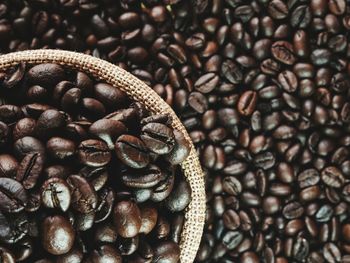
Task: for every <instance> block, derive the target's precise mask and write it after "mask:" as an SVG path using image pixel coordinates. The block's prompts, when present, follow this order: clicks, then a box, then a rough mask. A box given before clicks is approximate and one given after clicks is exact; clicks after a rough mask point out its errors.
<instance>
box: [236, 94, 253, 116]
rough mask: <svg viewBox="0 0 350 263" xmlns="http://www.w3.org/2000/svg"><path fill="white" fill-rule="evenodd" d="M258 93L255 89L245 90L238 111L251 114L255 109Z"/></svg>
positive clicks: (246, 114) (245, 114)
mask: <svg viewBox="0 0 350 263" xmlns="http://www.w3.org/2000/svg"><path fill="white" fill-rule="evenodd" d="M256 100H257V95H256V92H254V91H246V92H244V93H243V94H242V95H241V97H240V98H239V101H238V104H237V105H238V111H239V113H240V114H242V115H244V116H249V115H251V114H252V113H253V111H254V110H255V105H256Z"/></svg>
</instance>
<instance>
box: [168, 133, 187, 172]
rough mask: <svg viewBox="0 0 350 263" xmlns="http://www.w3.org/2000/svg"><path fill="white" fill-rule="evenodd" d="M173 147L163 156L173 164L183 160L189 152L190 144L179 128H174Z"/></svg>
mask: <svg viewBox="0 0 350 263" xmlns="http://www.w3.org/2000/svg"><path fill="white" fill-rule="evenodd" d="M173 133H174V140H175V142H174V147H173V149H172V150H171V152H170V153H168V154H167V155H165V158H166V159H167V160H168V161H169V162H170V163H171V164H173V165H176V164H180V163H182V162H183V161H185V159H186V157H187V156H188V155H189V153H190V145H189V143H188V141H187V140H186V138H185V136H184V134H183V133H182V132H181V131H179V130H174V131H173Z"/></svg>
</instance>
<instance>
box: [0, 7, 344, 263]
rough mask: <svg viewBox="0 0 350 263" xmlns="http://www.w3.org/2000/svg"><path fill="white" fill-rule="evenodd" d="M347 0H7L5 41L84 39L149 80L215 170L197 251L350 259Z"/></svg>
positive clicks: (85, 46) (208, 256)
mask: <svg viewBox="0 0 350 263" xmlns="http://www.w3.org/2000/svg"><path fill="white" fill-rule="evenodd" d="M349 30H350V5H349V3H348V1H346V0H57V1H54V0H27V1H26V2H24V1H21V0H5V1H3V2H2V4H1V5H0V39H1V41H0V49H1V51H2V52H3V53H5V52H10V51H16V50H23V49H32V48H42V47H44V48H47V47H50V48H61V49H71V50H77V51H80V52H84V53H87V54H91V55H93V56H96V57H100V58H103V59H106V60H109V61H111V62H113V63H115V64H117V65H119V66H121V67H123V68H125V69H127V70H128V71H129V72H131V73H132V74H134V75H135V76H137V77H139V78H140V79H142V80H143V81H145V82H146V83H147V84H149V85H150V86H151V87H152V88H153V89H154V90H155V91H156V92H157V93H158V94H159V95H160V96H161V97H162V98H164V100H165V101H166V102H167V103H168V104H169V105H171V106H172V107H173V108H174V110H175V111H176V113H177V114H178V116H180V117H181V120H182V122H183V123H184V125H185V126H186V128H187V129H188V131H189V133H190V136H191V138H192V140H193V141H194V143H195V144H196V147H197V149H198V153H199V155H200V157H201V162H202V165H203V168H204V170H205V173H206V177H207V178H206V184H207V219H206V226H205V231H204V235H203V239H202V244H201V246H200V249H199V252H198V255H197V259H196V261H197V262H205V263H209V262H223V263H231V262H232V263H236V262H244V263H247V262H253V263H255V262H261V261H262V262H267V263H272V262H277V263H285V262H310V263H314V262H317V263H322V262H330V263H333V262H350V215H349V206H350V197H349V196H350V185H349V183H350V182H349V178H350V153H349V151H350V150H349V145H350V126H349V123H350V95H349V92H350V91H349V87H350V65H349V60H350V44H349V34H348V31H349Z"/></svg>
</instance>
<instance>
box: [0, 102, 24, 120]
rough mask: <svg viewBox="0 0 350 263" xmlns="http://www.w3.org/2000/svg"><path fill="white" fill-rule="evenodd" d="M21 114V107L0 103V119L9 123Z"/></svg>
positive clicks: (17, 118)
mask: <svg viewBox="0 0 350 263" xmlns="http://www.w3.org/2000/svg"><path fill="white" fill-rule="evenodd" d="M22 116H23V113H22V111H21V109H20V108H19V107H18V106H16V105H9V104H7V105H0V121H1V122H4V123H6V124H11V123H14V122H16V121H17V120H19V119H20V118H21V117H22Z"/></svg>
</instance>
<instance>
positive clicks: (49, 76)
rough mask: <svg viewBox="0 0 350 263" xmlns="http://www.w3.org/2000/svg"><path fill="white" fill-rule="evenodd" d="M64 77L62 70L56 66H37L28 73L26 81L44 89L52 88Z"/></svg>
mask: <svg viewBox="0 0 350 263" xmlns="http://www.w3.org/2000/svg"><path fill="white" fill-rule="evenodd" d="M64 77H65V72H64V69H63V68H62V67H61V66H59V65H57V64H39V65H36V66H34V67H32V68H31V69H30V70H29V71H28V81H29V82H30V83H32V84H34V85H40V86H42V87H45V88H48V89H49V88H51V87H54V86H55V85H56V84H57V83H58V82H59V81H61V80H63V79H64Z"/></svg>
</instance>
